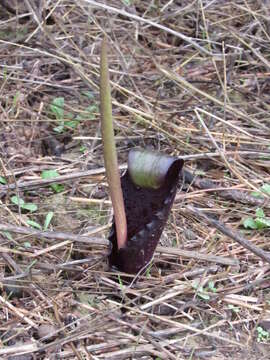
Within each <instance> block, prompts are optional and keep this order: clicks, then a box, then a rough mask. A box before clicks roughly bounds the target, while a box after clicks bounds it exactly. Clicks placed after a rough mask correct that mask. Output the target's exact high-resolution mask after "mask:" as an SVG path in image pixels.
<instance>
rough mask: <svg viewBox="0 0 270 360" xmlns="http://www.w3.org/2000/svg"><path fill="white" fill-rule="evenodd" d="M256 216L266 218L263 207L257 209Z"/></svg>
mask: <svg viewBox="0 0 270 360" xmlns="http://www.w3.org/2000/svg"><path fill="white" fill-rule="evenodd" d="M256 216H257V217H262V218H264V217H265V214H264V211H263V209H261V208H258V209H256Z"/></svg>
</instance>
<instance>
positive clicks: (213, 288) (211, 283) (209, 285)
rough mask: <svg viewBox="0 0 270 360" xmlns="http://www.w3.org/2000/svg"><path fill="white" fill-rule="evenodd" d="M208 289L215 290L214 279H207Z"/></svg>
mask: <svg viewBox="0 0 270 360" xmlns="http://www.w3.org/2000/svg"><path fill="white" fill-rule="evenodd" d="M208 289H209V290H211V291H213V292H217V288H216V287H215V283H214V281H209V283H208Z"/></svg>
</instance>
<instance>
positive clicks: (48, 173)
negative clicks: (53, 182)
mask: <svg viewBox="0 0 270 360" xmlns="http://www.w3.org/2000/svg"><path fill="white" fill-rule="evenodd" d="M57 176H59V174H58V172H57V171H56V170H44V171H42V173H41V177H42V179H53V178H56V177H57Z"/></svg>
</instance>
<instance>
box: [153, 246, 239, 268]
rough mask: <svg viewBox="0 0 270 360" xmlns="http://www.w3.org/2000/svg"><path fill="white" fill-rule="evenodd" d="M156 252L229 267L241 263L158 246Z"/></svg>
mask: <svg viewBox="0 0 270 360" xmlns="http://www.w3.org/2000/svg"><path fill="white" fill-rule="evenodd" d="M156 251H157V252H159V253H161V254H172V255H177V256H183V257H187V258H192V259H197V260H202V261H210V262H214V263H216V264H222V265H228V266H238V265H239V262H238V260H236V259H230V258H225V257H222V256H214V255H208V254H201V253H199V252H198V251H191V250H182V249H178V248H173V247H165V246H158V247H157V249H156Z"/></svg>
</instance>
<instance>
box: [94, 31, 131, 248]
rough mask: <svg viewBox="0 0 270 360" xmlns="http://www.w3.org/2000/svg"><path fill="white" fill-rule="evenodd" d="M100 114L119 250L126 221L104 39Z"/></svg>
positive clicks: (125, 229) (123, 245)
mask: <svg viewBox="0 0 270 360" xmlns="http://www.w3.org/2000/svg"><path fill="white" fill-rule="evenodd" d="M100 112H101V131H102V141H103V151H104V162H105V169H106V175H107V180H108V184H109V191H110V195H111V199H112V205H113V209H114V218H115V227H116V234H117V244H118V249H120V248H123V247H125V244H126V239H127V221H126V214H125V207H124V200H123V193H122V188H121V182H120V175H119V170H118V162H117V154H116V147H115V141H114V130H113V117H112V103H111V89H110V80H109V70H108V56H107V41H106V38H104V40H103V42H102V48H101V59H100Z"/></svg>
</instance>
